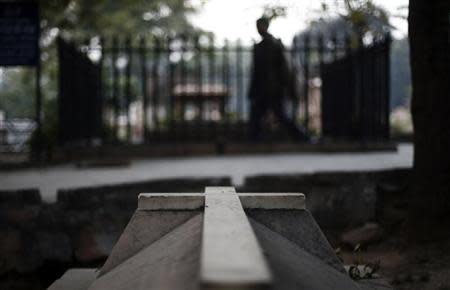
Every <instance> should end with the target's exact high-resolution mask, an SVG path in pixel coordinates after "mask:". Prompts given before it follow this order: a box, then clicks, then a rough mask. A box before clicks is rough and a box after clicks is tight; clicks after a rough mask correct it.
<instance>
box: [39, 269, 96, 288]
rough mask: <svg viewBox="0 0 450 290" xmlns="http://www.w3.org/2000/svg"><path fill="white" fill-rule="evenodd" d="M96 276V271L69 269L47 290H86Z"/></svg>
mask: <svg viewBox="0 0 450 290" xmlns="http://www.w3.org/2000/svg"><path fill="white" fill-rule="evenodd" d="M96 276H97V270H96V269H71V270H69V271H67V272H66V273H64V275H63V276H62V277H61V278H59V279H58V280H56V281H55V283H53V284H52V285H51V286H50V287H49V288H48V290H86V289H88V287H89V285H91V284H92V282H94V280H95V277H96Z"/></svg>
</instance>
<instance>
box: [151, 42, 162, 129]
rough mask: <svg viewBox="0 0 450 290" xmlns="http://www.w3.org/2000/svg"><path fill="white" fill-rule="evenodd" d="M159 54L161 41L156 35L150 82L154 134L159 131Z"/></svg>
mask: <svg viewBox="0 0 450 290" xmlns="http://www.w3.org/2000/svg"><path fill="white" fill-rule="evenodd" d="M160 54H161V42H160V39H159V38H158V37H155V39H154V46H153V70H152V74H153V76H152V83H153V99H152V101H153V105H152V106H153V110H152V116H153V122H154V131H155V133H156V134H159V133H160V124H159V103H160V88H159V62H160V60H159V57H160Z"/></svg>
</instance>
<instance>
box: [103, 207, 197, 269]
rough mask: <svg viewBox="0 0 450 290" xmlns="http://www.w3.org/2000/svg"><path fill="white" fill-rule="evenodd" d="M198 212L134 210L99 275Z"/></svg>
mask: <svg viewBox="0 0 450 290" xmlns="http://www.w3.org/2000/svg"><path fill="white" fill-rule="evenodd" d="M199 213H200V211H172V212H171V211H143V210H138V211H136V212H135V214H134V215H133V217H132V218H131V220H130V222H129V223H128V225H127V227H126V228H125V230H124V232H123V234H122V235H121V236H120V238H119V240H118V241H117V244H116V245H115V247H114V248H113V250H112V252H111V254H110V255H109V257H108V259H107V260H106V262H105V264H104V265H103V267H102V269H101V271H100V274H99V275H104V274H105V273H107V272H109V271H111V269H113V268H114V267H116V266H117V265H119V264H120V263H122V262H123V261H125V260H126V259H128V258H130V257H131V256H133V255H135V254H136V253H138V252H139V251H140V250H142V249H143V248H145V247H147V246H149V245H151V244H152V243H153V242H155V241H156V240H158V239H159V238H161V237H162V236H164V235H166V234H167V233H169V232H170V231H171V230H173V229H175V228H176V227H178V226H179V225H181V224H183V223H185V222H186V221H187V220H189V219H190V218H192V217H193V216H195V215H197V214H199Z"/></svg>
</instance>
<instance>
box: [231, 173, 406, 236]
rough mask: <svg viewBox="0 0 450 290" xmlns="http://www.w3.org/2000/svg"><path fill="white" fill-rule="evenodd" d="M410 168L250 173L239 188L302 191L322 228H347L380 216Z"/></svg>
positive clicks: (250, 190)
mask: <svg viewBox="0 0 450 290" xmlns="http://www.w3.org/2000/svg"><path fill="white" fill-rule="evenodd" d="M409 175H410V170H409V169H396V170H383V171H367V172H364V171H358V172H339V173H337V172H321V173H313V174H301V175H299V174H297V175H296V174H291V175H259V176H252V177H248V178H246V180H245V183H244V184H245V185H244V186H243V187H242V188H240V189H239V192H301V193H305V195H306V206H307V208H308V210H310V211H311V212H312V214H313V216H314V218H315V219H316V221H317V222H318V224H319V225H320V226H321V227H322V228H336V227H339V228H343V227H349V226H354V225H359V224H363V223H365V222H367V221H373V220H375V219H376V217H377V215H378V213H379V211H380V210H382V200H383V199H384V198H386V196H385V195H386V194H389V193H390V192H396V191H398V190H401V189H402V188H404V187H406V186H407V185H408V183H409Z"/></svg>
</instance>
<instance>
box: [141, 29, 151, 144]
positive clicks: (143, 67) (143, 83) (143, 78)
mask: <svg viewBox="0 0 450 290" xmlns="http://www.w3.org/2000/svg"><path fill="white" fill-rule="evenodd" d="M139 54H140V58H141V60H140V62H141V90H142V123H143V124H142V125H143V129H144V143H148V139H149V138H148V137H149V134H148V116H147V109H148V91H147V42H146V39H145V36H141V38H140V40H139Z"/></svg>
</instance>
